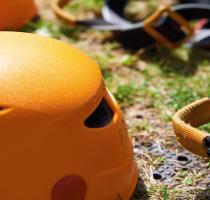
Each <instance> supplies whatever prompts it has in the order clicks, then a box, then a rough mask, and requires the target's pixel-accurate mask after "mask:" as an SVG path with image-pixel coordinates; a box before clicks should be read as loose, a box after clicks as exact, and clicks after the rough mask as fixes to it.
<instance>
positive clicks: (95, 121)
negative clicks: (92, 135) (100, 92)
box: [85, 98, 113, 128]
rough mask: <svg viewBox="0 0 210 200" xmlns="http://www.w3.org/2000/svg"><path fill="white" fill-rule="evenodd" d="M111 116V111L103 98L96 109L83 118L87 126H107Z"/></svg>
mask: <svg viewBox="0 0 210 200" xmlns="http://www.w3.org/2000/svg"><path fill="white" fill-rule="evenodd" d="M112 118H113V112H112V110H111V108H110V107H109V105H108V103H107V102H106V100H105V99H104V98H103V99H102V101H101V103H100V104H99V106H98V107H97V108H96V110H95V111H94V112H93V113H92V114H91V115H90V116H89V117H88V118H87V119H86V120H85V126H87V127H88V128H102V127H105V126H107V125H108V124H109V123H110V122H111V121H112Z"/></svg>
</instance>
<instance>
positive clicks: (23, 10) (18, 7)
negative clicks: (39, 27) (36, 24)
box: [0, 0, 37, 30]
mask: <svg viewBox="0 0 210 200" xmlns="http://www.w3.org/2000/svg"><path fill="white" fill-rule="evenodd" d="M36 14H37V9H36V6H35V3H34V0H0V30H18V29H20V28H21V27H22V26H24V25H25V24H26V23H27V22H28V21H29V20H31V19H32V18H33V17H35V16H36Z"/></svg>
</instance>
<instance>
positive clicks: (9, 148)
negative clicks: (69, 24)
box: [0, 32, 137, 200]
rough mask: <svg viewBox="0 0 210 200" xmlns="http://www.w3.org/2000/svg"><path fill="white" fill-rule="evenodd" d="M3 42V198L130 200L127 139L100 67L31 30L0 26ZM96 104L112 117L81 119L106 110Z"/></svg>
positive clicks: (132, 178)
mask: <svg viewBox="0 0 210 200" xmlns="http://www.w3.org/2000/svg"><path fill="white" fill-rule="evenodd" d="M0 42H1V46H0V58H1V59H0V68H1V71H0V85H1V86H2V87H1V90H0V106H1V107H2V109H1V111H0V127H1V140H0V158H1V163H0V176H1V183H0V194H1V198H2V199H4V200H11V199H15V200H28V199H30V200H37V199H39V200H46V199H49V200H50V199H51V200H67V199H72V200H98V199H100V200H112V199H113V200H115V199H119V198H120V197H121V199H129V198H130V196H131V194H132V192H133V190H134V187H135V184H136V181H137V169H136V164H135V162H134V159H133V149H132V144H131V142H130V139H129V137H128V134H127V130H126V126H125V122H124V120H123V117H122V113H121V111H120V109H119V107H118V105H117V103H116V101H115V100H114V99H113V97H112V95H111V94H110V93H109V92H108V91H107V89H106V88H105V86H104V82H103V79H102V75H101V73H100V70H99V68H98V65H97V64H96V63H95V62H94V61H93V60H92V59H90V58H89V57H88V56H86V55H85V54H83V53H82V52H80V51H79V50H78V49H76V48H74V47H72V46H69V45H67V44H64V43H62V42H59V41H56V40H54V39H50V38H45V37H41V36H37V35H33V34H28V33H13V32H1V33H0ZM101 102H106V107H108V109H109V110H111V112H112V115H111V120H110V121H109V122H108V123H107V124H103V125H101V126H100V127H91V126H89V125H87V124H85V121H86V120H87V119H89V118H90V116H92V115H93V113H95V111H96V110H97V111H98V114H97V115H96V117H95V118H93V119H94V120H95V121H93V120H92V121H93V123H95V124H97V123H99V122H97V121H98V120H97V117H99V118H100V117H101V116H100V115H102V116H103V115H104V116H105V115H106V111H105V110H103V109H102V110H100V108H99V107H100V106H99V105H101ZM106 109H107V108H106ZM109 117H110V116H109ZM104 119H105V120H106V117H105V118H104ZM99 121H100V120H99ZM110 183H111V184H110Z"/></svg>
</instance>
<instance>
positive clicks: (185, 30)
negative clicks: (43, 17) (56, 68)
mask: <svg viewBox="0 0 210 200" xmlns="http://www.w3.org/2000/svg"><path fill="white" fill-rule="evenodd" d="M69 2H70V0H52V9H53V11H54V12H55V14H56V15H57V16H58V17H59V18H60V19H62V20H63V21H65V22H67V23H69V24H71V25H84V26H88V27H91V28H95V29H97V30H111V31H114V32H115V33H116V34H117V38H118V39H119V41H120V42H121V43H122V44H123V45H124V46H125V47H127V48H132V49H139V48H144V47H148V46H151V45H154V44H156V43H160V44H161V45H163V46H165V47H168V48H175V47H178V46H180V45H182V44H183V43H184V42H186V41H189V40H190V39H191V38H193V35H194V28H193V27H192V26H191V25H190V23H189V22H191V21H193V20H200V19H203V18H207V19H208V18H210V1H209V0H204V1H202V0H201V1H198V0H197V1H196V0H192V1H180V4H178V5H174V6H169V5H167V6H164V5H161V6H160V7H159V8H158V9H157V11H156V12H154V14H152V15H151V16H149V17H148V18H147V19H145V20H144V21H142V22H137V23H132V22H130V21H128V20H127V19H126V18H125V16H124V8H125V6H126V4H127V0H118V1H116V0H105V5H104V7H103V10H102V15H103V17H102V18H95V19H90V20H78V19H76V17H75V16H73V15H72V14H71V13H68V12H65V11H64V10H63V9H62V8H63V7H64V6H65V5H66V4H67V3H69ZM204 32H205V36H203V37H200V38H199V37H198V36H197V38H196V39H195V40H193V42H192V46H195V47H199V48H205V49H206V47H207V46H208V47H209V46H210V33H209V29H207V30H206V29H205V30H202V35H204ZM197 35H199V33H197ZM204 41H205V42H204ZM203 43H205V44H203Z"/></svg>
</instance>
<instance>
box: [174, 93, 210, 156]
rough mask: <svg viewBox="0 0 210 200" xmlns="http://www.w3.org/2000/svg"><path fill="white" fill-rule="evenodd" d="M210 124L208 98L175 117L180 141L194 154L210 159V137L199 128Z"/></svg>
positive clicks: (209, 99)
mask: <svg viewBox="0 0 210 200" xmlns="http://www.w3.org/2000/svg"><path fill="white" fill-rule="evenodd" d="M209 122H210V98H208V97H206V98H203V99H201V100H198V101H196V102H193V103H191V104H190V105H188V106H186V107H184V108H182V109H181V110H179V111H178V112H177V113H176V114H175V115H174V117H173V128H174V131H175V133H176V135H177V139H178V141H179V142H180V143H181V144H182V145H183V146H184V147H185V148H186V149H188V150H189V151H191V152H193V153H194V154H197V155H200V156H203V157H210V135H209V134H208V133H206V132H204V131H201V130H199V129H197V127H199V126H201V125H204V124H207V123H209Z"/></svg>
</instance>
